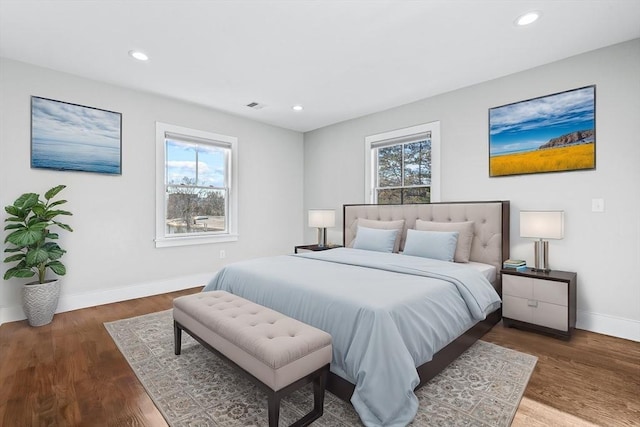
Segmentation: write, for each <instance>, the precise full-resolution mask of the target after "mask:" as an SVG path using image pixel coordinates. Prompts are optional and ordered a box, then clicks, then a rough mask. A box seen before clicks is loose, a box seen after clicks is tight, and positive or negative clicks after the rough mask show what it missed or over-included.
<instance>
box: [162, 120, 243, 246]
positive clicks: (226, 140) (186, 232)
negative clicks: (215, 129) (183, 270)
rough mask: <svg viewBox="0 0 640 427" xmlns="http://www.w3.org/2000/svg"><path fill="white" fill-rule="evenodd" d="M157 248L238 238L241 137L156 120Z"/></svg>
mask: <svg viewBox="0 0 640 427" xmlns="http://www.w3.org/2000/svg"><path fill="white" fill-rule="evenodd" d="M156 144H157V145H156V171H157V174H156V176H157V179H158V182H157V190H156V192H157V194H156V247H165V246H179V245H192V244H201V243H214V242H226V241H232V240H237V239H238V235H237V228H236V223H237V221H236V218H237V208H236V207H237V185H236V182H237V179H236V171H237V166H236V165H237V144H238V143H237V138H234V137H230V136H225V135H218V134H214V133H210V132H204V131H198V130H193V129H188V128H183V127H178V126H173V125H168V124H164V123H156Z"/></svg>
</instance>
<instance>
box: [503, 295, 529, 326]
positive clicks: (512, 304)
mask: <svg viewBox="0 0 640 427" xmlns="http://www.w3.org/2000/svg"><path fill="white" fill-rule="evenodd" d="M528 301H529V300H528V299H526V298H520V297H512V296H510V295H504V296H503V297H502V317H507V318H509V319H514V320H520V321H522V322H529V323H531V321H532V320H533V308H532V307H530V306H529V304H528Z"/></svg>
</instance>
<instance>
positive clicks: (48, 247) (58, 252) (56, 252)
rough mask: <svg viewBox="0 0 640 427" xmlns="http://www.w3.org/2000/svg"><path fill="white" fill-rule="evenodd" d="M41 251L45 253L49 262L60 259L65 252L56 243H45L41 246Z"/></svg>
mask: <svg viewBox="0 0 640 427" xmlns="http://www.w3.org/2000/svg"><path fill="white" fill-rule="evenodd" d="M42 249H44V250H45V251H47V254H48V256H49V259H50V260H56V259H59V258H60V257H62V255H64V254H65V253H66V252H67V251H65V250H64V249H62V248H61V247H60V246H58V244H57V243H54V242H47V243H45V244H44V245H42Z"/></svg>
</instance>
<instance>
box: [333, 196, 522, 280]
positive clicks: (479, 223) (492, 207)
mask: <svg viewBox="0 0 640 427" xmlns="http://www.w3.org/2000/svg"><path fill="white" fill-rule="evenodd" d="M343 215H344V216H343V218H344V233H343V244H344V246H345V247H352V246H353V239H354V238H355V235H356V229H357V224H358V218H366V219H373V220H381V221H393V220H398V219H404V220H405V224H404V230H403V233H402V237H401V240H400V250H402V249H403V248H404V241H405V238H406V235H407V229H408V228H414V227H415V223H416V219H422V220H425V221H436V222H463V221H473V222H474V236H473V241H472V244H471V256H470V260H471V261H477V262H482V263H485V264H491V265H493V266H495V267H496V269H497V271H499V270H500V269H501V268H502V262H503V261H504V260H506V259H508V258H509V202H508V201H493V202H447V203H425V204H413V205H344V207H343ZM499 276H500V275H498V277H499Z"/></svg>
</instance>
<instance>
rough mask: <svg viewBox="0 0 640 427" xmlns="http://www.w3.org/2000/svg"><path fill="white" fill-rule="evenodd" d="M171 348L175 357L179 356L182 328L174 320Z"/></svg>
mask: <svg viewBox="0 0 640 427" xmlns="http://www.w3.org/2000/svg"><path fill="white" fill-rule="evenodd" d="M173 348H174V352H175V354H176V356H179V355H180V351H181V350H182V328H180V325H179V324H178V322H176V321H175V320H174V321H173Z"/></svg>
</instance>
